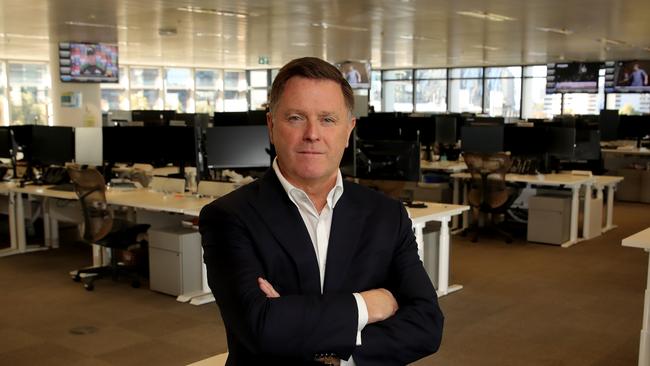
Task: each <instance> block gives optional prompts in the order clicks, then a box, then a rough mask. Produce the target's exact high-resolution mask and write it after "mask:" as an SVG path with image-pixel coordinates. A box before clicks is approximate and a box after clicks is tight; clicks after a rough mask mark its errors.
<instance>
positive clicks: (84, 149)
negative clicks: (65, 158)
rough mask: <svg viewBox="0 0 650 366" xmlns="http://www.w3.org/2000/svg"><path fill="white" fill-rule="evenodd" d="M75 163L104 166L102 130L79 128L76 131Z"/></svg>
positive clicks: (97, 128)
mask: <svg viewBox="0 0 650 366" xmlns="http://www.w3.org/2000/svg"><path fill="white" fill-rule="evenodd" d="M74 140H75V144H74V145H75V148H74V152H75V159H74V160H75V162H76V163H77V164H82V165H94V166H102V164H103V162H104V161H103V158H102V128H101V127H77V128H75V131H74Z"/></svg>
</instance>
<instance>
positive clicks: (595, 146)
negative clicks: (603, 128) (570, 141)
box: [573, 129, 600, 160]
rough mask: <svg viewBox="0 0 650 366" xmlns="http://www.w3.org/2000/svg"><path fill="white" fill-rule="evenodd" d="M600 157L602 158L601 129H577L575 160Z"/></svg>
mask: <svg viewBox="0 0 650 366" xmlns="http://www.w3.org/2000/svg"><path fill="white" fill-rule="evenodd" d="M598 159H600V131H599V130H597V129H577V130H576V147H575V151H574V153H573V160H598Z"/></svg>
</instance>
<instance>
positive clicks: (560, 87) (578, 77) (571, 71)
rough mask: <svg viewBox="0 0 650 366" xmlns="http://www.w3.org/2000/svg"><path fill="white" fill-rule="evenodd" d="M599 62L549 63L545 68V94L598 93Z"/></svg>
mask: <svg viewBox="0 0 650 366" xmlns="http://www.w3.org/2000/svg"><path fill="white" fill-rule="evenodd" d="M600 66H601V63H600V62H571V63H562V64H549V65H548V66H547V69H546V94H553V93H598V71H599V70H600Z"/></svg>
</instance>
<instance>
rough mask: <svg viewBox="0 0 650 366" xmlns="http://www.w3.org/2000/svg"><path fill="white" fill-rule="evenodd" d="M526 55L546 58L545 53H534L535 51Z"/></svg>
mask: <svg viewBox="0 0 650 366" xmlns="http://www.w3.org/2000/svg"><path fill="white" fill-rule="evenodd" d="M528 55H529V56H539V57H542V56H546V52H535V51H531V52H528Z"/></svg>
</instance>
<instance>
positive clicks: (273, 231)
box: [199, 169, 443, 366]
mask: <svg viewBox="0 0 650 366" xmlns="http://www.w3.org/2000/svg"><path fill="white" fill-rule="evenodd" d="M343 184H344V192H343V195H342V196H341V198H340V199H339V201H338V202H337V204H336V206H335V208H334V213H333V218H332V228H331V233H330V242H329V247H328V252H327V268H326V272H325V281H324V286H323V293H322V294H321V289H320V274H319V270H318V263H317V260H316V254H315V252H314V247H313V244H312V242H311V239H310V237H309V234H308V232H307V229H306V227H305V225H304V222H303V221H302V218H301V216H300V214H299V212H298V209H297V208H296V206H295V205H294V204H293V203H292V202H291V201H290V199H289V197H288V195H287V193H286V192H285V191H284V189H283V187H282V185H281V184H280V181H279V180H278V178H277V176H276V175H275V172H274V171H273V169H269V170H268V171H267V173H266V174H265V175H264V177H263V178H261V179H259V180H257V181H255V182H253V183H251V184H248V185H246V186H244V187H242V188H240V189H238V190H236V191H234V192H232V193H230V194H228V195H226V196H223V197H221V198H219V199H217V200H216V201H214V202H212V203H211V204H209V205H207V206H205V207H204V208H203V210H202V211H201V215H200V219H199V229H200V232H201V236H202V244H203V249H204V260H205V263H206V266H207V271H208V283H209V285H210V288H211V290H212V292H213V294H214V296H215V299H216V302H217V304H218V306H219V309H220V311H221V316H222V318H223V321H224V324H225V326H226V336H227V339H228V349H229V357H228V361H227V363H226V364H227V365H263V364H268V365H270V364H281V365H310V364H313V359H314V357H315V355H318V354H324V353H334V354H335V355H337V356H338V357H340V358H342V359H348V358H349V357H350V355H352V356H354V360H355V362H356V364H357V365H358V366H363V365H405V364H407V363H410V362H413V361H415V360H417V359H420V358H422V357H424V356H426V355H429V354H431V353H433V352H436V350H437V349H438V347H439V345H440V341H441V338H442V326H443V315H442V312H441V311H440V308H439V307H438V300H437V296H436V292H435V289H434V288H433V285H432V284H431V281H430V279H429V277H428V275H427V273H426V272H425V270H424V267H423V266H422V262H421V261H420V259H419V257H418V254H417V245H416V242H415V236H414V235H413V231H412V228H411V221H410V219H409V218H408V215H407V213H406V210H405V209H404V207H403V206H402V204H401V203H399V202H398V201H395V200H393V199H390V198H388V197H386V196H384V195H383V194H381V193H378V192H375V191H373V190H370V189H368V188H365V187H362V186H359V185H357V184H354V183H350V182H344V183H343ZM258 277H263V278H265V279H267V280H268V281H269V282H270V283H271V284H272V285H273V286H274V288H275V289H276V290H277V291H278V293H280V295H281V297H280V298H277V299H268V298H266V296H265V295H264V293H263V292H262V291H261V290H260V289H259V287H258V284H257V278H258ZM375 288H386V289H388V290H390V291H391V292H392V293H393V295H394V296H395V298H396V300H397V302H398V304H399V310H398V311H397V313H396V314H395V315H394V316H392V317H391V318H389V319H386V320H384V321H382V322H377V323H373V324H368V325H366V327H365V328H364V329H363V331H362V333H361V337H362V345H361V346H356V345H355V343H356V333H357V319H358V314H357V312H358V310H357V305H356V302H355V300H354V296H353V295H352V293H354V292H362V291H365V290H370V289H375Z"/></svg>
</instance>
